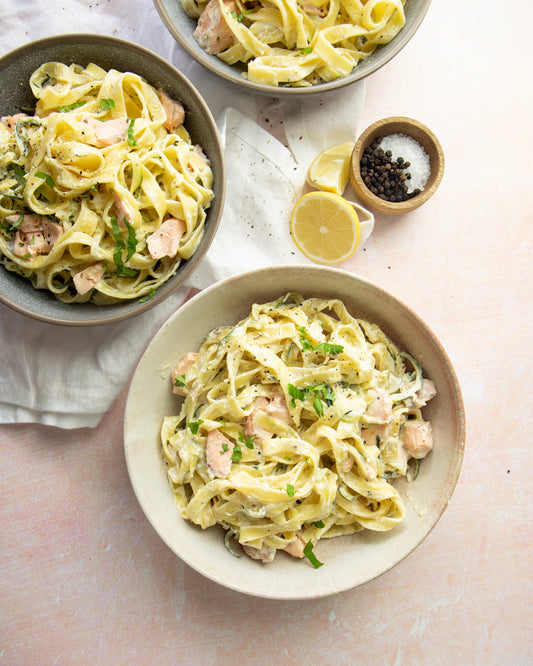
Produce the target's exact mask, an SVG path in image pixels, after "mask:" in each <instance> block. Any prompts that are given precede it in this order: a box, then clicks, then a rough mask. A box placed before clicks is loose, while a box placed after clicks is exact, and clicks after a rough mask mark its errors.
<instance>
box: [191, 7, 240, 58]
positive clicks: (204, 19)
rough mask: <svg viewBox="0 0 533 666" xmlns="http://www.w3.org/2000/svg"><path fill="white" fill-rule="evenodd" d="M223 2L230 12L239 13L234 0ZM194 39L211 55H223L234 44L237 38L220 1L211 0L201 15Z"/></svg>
mask: <svg viewBox="0 0 533 666" xmlns="http://www.w3.org/2000/svg"><path fill="white" fill-rule="evenodd" d="M223 1H224V4H225V5H226V7H227V8H228V9H229V10H230V11H232V12H236V11H237V5H236V4H235V2H234V0H223ZM193 37H194V39H195V40H196V41H197V42H198V44H199V45H200V46H201V47H202V48H203V50H204V51H205V52H206V53H209V54H216V53H222V51H225V50H226V49H228V48H229V47H230V46H231V45H232V44H233V43H234V41H235V36H234V34H233V33H232V31H231V29H230V27H229V26H228V24H227V23H226V19H225V18H224V16H223V15H222V11H221V9H220V6H219V4H218V0H209V2H208V3H207V5H206V6H205V9H204V11H203V12H202V13H201V14H200V18H199V19H198V25H197V26H196V29H195V31H194V32H193Z"/></svg>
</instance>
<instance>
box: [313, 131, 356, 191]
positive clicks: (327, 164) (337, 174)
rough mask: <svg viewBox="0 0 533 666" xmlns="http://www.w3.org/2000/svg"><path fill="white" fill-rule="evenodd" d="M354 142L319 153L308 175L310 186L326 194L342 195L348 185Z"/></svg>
mask: <svg viewBox="0 0 533 666" xmlns="http://www.w3.org/2000/svg"><path fill="white" fill-rule="evenodd" d="M353 147H354V142H353V141H348V142H346V143H341V144H339V145H338V146H332V147H331V148H327V149H326V150H323V151H322V152H321V153H319V154H318V155H317V156H316V157H315V159H314V160H313V162H312V163H311V166H310V167H309V171H308V173H307V180H308V182H309V184H310V185H313V186H314V187H317V188H318V189H319V190H323V191H325V192H333V193H334V194H342V193H343V192H344V190H345V189H346V185H347V184H348V177H349V172H350V158H351V156H352V151H353Z"/></svg>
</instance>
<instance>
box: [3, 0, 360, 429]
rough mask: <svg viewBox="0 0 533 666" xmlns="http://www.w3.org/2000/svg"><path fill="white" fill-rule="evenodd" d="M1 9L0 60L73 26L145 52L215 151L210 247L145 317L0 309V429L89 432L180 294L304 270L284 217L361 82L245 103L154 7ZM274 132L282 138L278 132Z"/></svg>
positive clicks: (352, 117)
mask: <svg viewBox="0 0 533 666" xmlns="http://www.w3.org/2000/svg"><path fill="white" fill-rule="evenodd" d="M177 1H178V0H177ZM0 10H1V11H0V20H1V22H2V27H3V28H4V30H3V32H4V34H6V32H5V28H8V29H9V40H7V39H6V40H4V42H3V44H2V46H1V47H0V49H1V51H0V55H3V54H4V53H6V52H7V51H9V50H11V49H13V48H15V47H17V46H19V45H21V44H23V43H25V42H26V41H28V40H29V39H37V38H40V37H44V36H46V35H47V34H59V33H64V32H74V31H76V30H80V28H79V26H80V25H82V26H83V28H82V29H83V31H84V32H104V33H107V34H110V35H113V36H118V37H121V38H123V39H128V40H130V41H132V42H135V43H137V44H141V45H143V46H145V47H147V48H149V49H151V50H153V51H154V52H156V53H158V54H159V55H161V56H163V57H164V58H166V59H167V60H169V61H170V62H172V63H173V64H174V65H175V66H176V67H178V69H180V71H182V72H184V73H185V75H186V76H187V77H188V78H189V79H190V81H191V82H192V83H193V85H195V87H196V88H197V89H198V90H199V92H200V93H201V94H202V96H203V97H204V99H205V100H206V102H207V104H208V105H209V107H210V109H211V111H212V113H213V115H214V117H215V118H216V119H217V121H218V126H219V130H220V133H221V137H222V140H223V143H224V150H225V159H226V167H227V168H226V171H227V185H226V189H227V195H226V203H225V207H224V213H223V215H222V219H221V222H220V226H219V231H218V233H217V236H216V238H215V239H214V241H213V244H212V246H211V248H210V249H209V251H208V253H207V254H206V256H205V257H204V259H203V261H202V264H201V266H200V267H199V269H198V270H197V271H196V272H195V273H194V274H193V275H192V277H191V279H190V281H189V283H188V285H187V286H185V287H182V288H181V289H180V290H178V291H177V292H176V293H175V294H173V295H172V296H170V297H169V298H168V299H166V300H165V301H163V302H162V303H160V304H158V305H156V306H155V307H154V308H152V309H151V310H149V311H148V312H146V313H144V314H142V315H139V316H137V317H135V318H134V319H130V320H127V321H124V322H120V323H117V324H112V325H109V326H97V327H89V328H79V327H75V328H71V327H60V326H54V325H51V324H46V323H43V322H39V321H36V320H33V319H30V318H28V317H25V316H24V315H21V314H19V313H17V312H15V311H13V310H11V309H9V308H7V307H5V306H2V305H0V423H27V422H36V423H43V424H46V425H53V426H57V427H61V428H81V427H94V426H96V425H97V424H98V423H99V422H100V420H101V418H102V417H103V415H104V414H105V412H106V411H107V410H108V409H109V407H110V406H111V405H112V403H113V401H114V400H115V399H116V398H117V396H118V395H119V394H120V392H121V391H122V389H123V388H124V387H125V385H126V383H127V381H128V379H129V377H130V376H131V373H132V372H133V370H134V368H135V366H136V364H137V363H138V361H139V359H140V357H141V355H142V353H143V351H144V349H145V347H146V345H147V344H148V342H149V340H150V339H151V338H152V337H153V335H154V334H155V332H156V331H157V330H158V328H159V327H160V326H161V325H162V324H163V323H164V322H165V321H166V319H168V317H169V316H170V315H171V314H172V313H173V312H174V311H175V310H176V309H177V308H178V307H180V305H181V304H182V303H183V302H184V301H185V299H186V298H187V295H188V294H189V293H190V288H191V287H192V288H197V289H202V288H204V287H206V286H208V285H210V284H212V283H213V282H215V281H218V280H221V279H224V278H225V277H229V276H231V275H235V274H237V273H240V272H242V271H245V270H249V269H253V268H258V267H262V266H268V265H281V264H288V263H309V261H308V260H307V259H306V258H305V257H304V256H303V255H302V254H301V253H299V251H298V250H297V248H296V246H295V245H294V243H293V242H292V240H291V237H290V233H289V220H290V212H291V209H292V207H293V205H294V202H295V201H296V200H297V198H298V197H299V196H300V195H301V194H302V191H303V188H304V185H305V175H306V171H307V168H308V166H309V164H310V161H311V160H312V159H313V158H314V157H315V156H316V154H318V152H320V151H321V150H323V149H324V148H327V147H329V146H332V145H335V144H336V143H343V142H345V141H349V140H350V139H352V138H354V137H355V136H356V127H357V118H358V115H359V112H360V109H361V106H362V102H363V98H364V84H363V83H358V84H352V85H351V86H346V87H344V88H341V89H340V90H339V91H335V92H333V93H331V94H330V95H328V96H327V98H326V97H324V98H320V97H318V98H317V97H315V96H311V97H309V98H305V100H291V101H290V102H285V101H281V100H279V99H277V100H276V99H275V98H274V94H275V91H273V99H270V98H266V97H264V98H263V97H261V96H254V95H251V94H250V93H248V92H246V91H245V90H244V89H240V88H237V87H236V86H234V85H232V84H228V83H227V82H226V81H224V80H222V79H219V78H218V77H216V76H215V75H214V74H212V73H211V72H209V71H207V70H205V69H204V68H203V67H201V66H200V65H198V64H197V63H196V62H194V61H193V60H192V59H191V58H190V57H189V56H188V55H187V54H186V53H185V52H184V51H183V50H182V49H181V47H179V45H177V43H176V42H175V41H174V40H173V39H172V37H171V36H170V33H168V31H167V29H166V27H165V26H164V24H163V22H162V21H161V19H160V17H159V15H158V14H157V12H156V10H155V8H154V6H153V4H152V3H147V2H145V1H144V0H110V1H109V2H106V3H92V2H91V0H70V2H69V3H68V5H65V4H62V3H59V2H57V1H55V0H47V1H46V2H45V1H44V0H0ZM46 19H48V20H46ZM269 105H270V106H269ZM273 105H274V106H275V113H276V114H277V119H279V118H281V120H282V121H283V122H276V123H275V127H273V128H272V132H269V131H267V129H266V128H267V127H268V126H269V123H268V119H266V118H265V116H264V114H262V113H261V110H262V109H265V108H269V109H270V110H272V109H273V108H274V106H273ZM237 108H238V110H236V109H237ZM256 121H258V122H256ZM258 123H259V124H258ZM283 127H284V128H285V132H283V131H280V128H283ZM274 134H276V136H274Z"/></svg>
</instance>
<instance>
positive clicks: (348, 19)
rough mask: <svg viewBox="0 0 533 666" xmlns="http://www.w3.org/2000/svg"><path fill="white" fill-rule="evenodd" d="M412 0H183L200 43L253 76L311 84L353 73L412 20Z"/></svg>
mask: <svg viewBox="0 0 533 666" xmlns="http://www.w3.org/2000/svg"><path fill="white" fill-rule="evenodd" d="M405 2H406V0H250V1H248V0H203V1H202V2H196V1H193V0H182V6H183V8H184V10H185V12H186V13H187V14H189V16H191V17H193V18H198V25H197V27H196V29H195V31H194V33H193V36H194V38H195V39H196V41H197V42H198V43H199V44H200V46H201V47H202V48H203V49H204V50H205V51H206V52H207V53H210V54H216V55H217V56H218V57H219V58H220V59H221V60H223V61H224V62H226V63H228V64H230V65H233V64H236V63H245V65H246V72H244V73H243V76H244V77H245V78H248V79H249V80H250V81H254V82H256V83H262V84H266V85H271V86H291V87H304V86H310V85H313V84H316V83H320V82H324V81H333V80H335V79H338V78H340V77H345V76H348V74H350V72H351V71H352V70H353V69H354V67H356V66H357V64H358V63H359V62H361V61H362V60H364V59H365V58H367V57H368V56H369V55H370V54H371V53H373V52H374V51H375V49H376V48H377V47H378V46H379V45H381V44H387V43H389V42H390V41H392V40H393V39H394V37H395V36H396V35H397V34H398V32H399V31H400V30H401V29H402V28H403V26H404V25H405V13H404V4H405Z"/></svg>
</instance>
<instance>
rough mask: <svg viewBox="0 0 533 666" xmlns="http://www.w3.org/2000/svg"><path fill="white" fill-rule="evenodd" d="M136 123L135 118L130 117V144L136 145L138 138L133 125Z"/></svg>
mask: <svg viewBox="0 0 533 666" xmlns="http://www.w3.org/2000/svg"><path fill="white" fill-rule="evenodd" d="M134 124H135V118H130V119H129V123H128V146H136V145H137V140H136V139H135V136H134V134H133V125H134Z"/></svg>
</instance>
